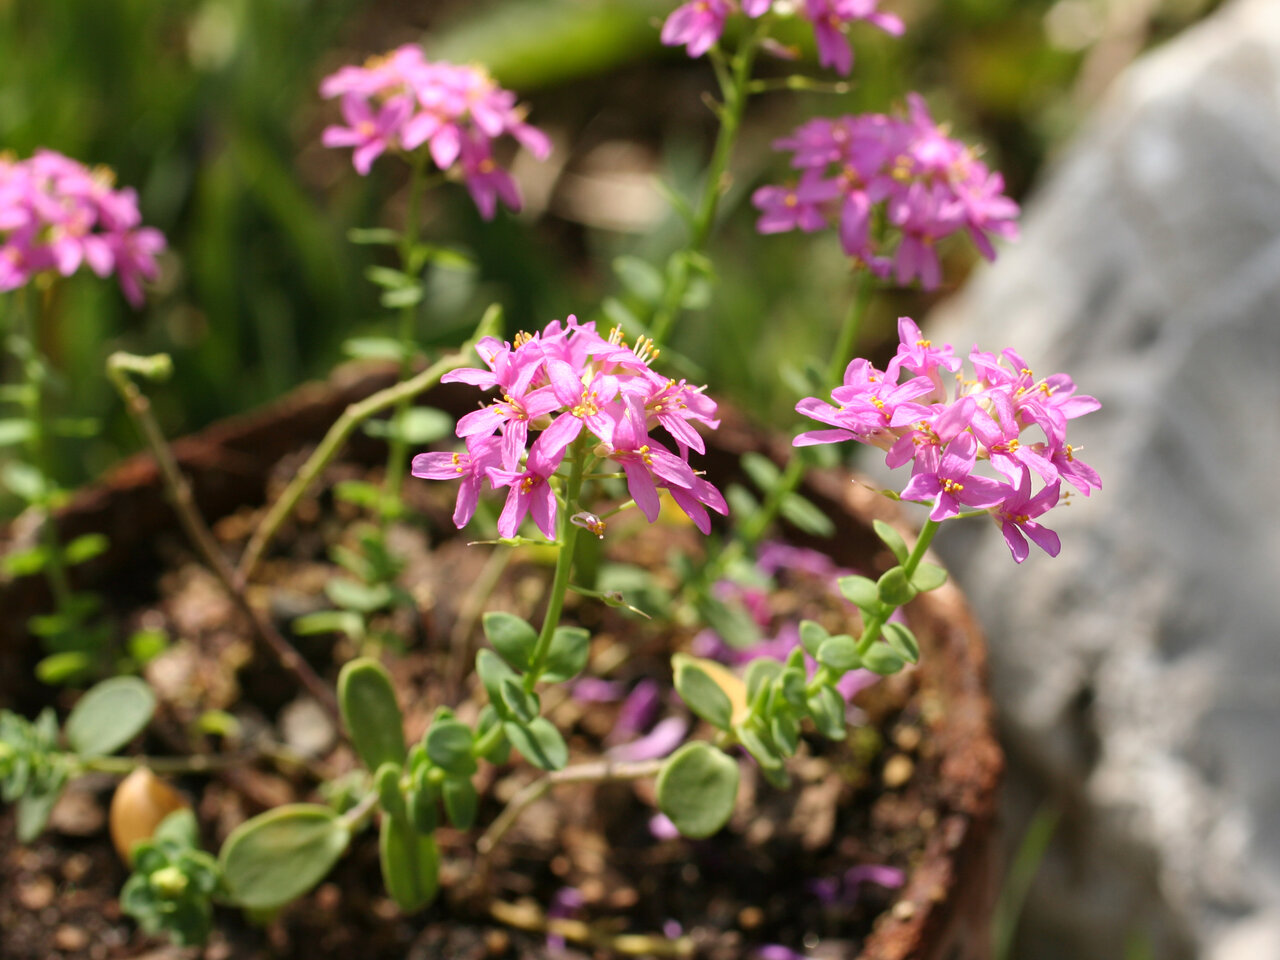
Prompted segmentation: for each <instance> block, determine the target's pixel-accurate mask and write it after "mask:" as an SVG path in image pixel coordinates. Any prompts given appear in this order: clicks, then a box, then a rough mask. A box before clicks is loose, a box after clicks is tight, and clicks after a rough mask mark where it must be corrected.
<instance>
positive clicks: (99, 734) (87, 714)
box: [66, 677, 156, 757]
mask: <svg viewBox="0 0 1280 960" xmlns="http://www.w3.org/2000/svg"><path fill="white" fill-rule="evenodd" d="M155 709H156V695H155V694H154V693H152V692H151V688H150V687H149V686H147V684H146V682H145V681H143V680H139V679H138V678H137V677H112V678H111V679H110V680H104V681H102V683H100V684H98V685H97V686H96V687H93V688H92V689H91V690H89V692H88V693H86V694H85V695H84V696H83V697H81V698H80V700H79V702H77V703H76V705H75V709H73V710H72V711H71V716H69V717H67V726H66V734H67V743H69V744H70V745H71V748H72V749H73V750H75V752H76V753H78V754H80V755H81V756H82V757H102V756H106V755H107V754H109V753H114V752H115V751H117V750H119V749H120V748H121V747H123V746H124V745H125V744H126V743H128V742H129V741H130V740H132V739H133V738H134V737H135V736H137V735H138V733H140V732H141V731H142V728H143V727H145V726H146V725H147V723H148V722H149V721H150V720H151V715H152V714H153V713H155Z"/></svg>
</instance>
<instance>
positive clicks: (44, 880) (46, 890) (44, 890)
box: [18, 877, 57, 911]
mask: <svg viewBox="0 0 1280 960" xmlns="http://www.w3.org/2000/svg"><path fill="white" fill-rule="evenodd" d="M56 892H57V888H56V887H55V886H54V885H53V881H52V880H50V879H49V878H48V877H36V879H34V880H32V881H31V882H29V883H24V884H22V885H21V886H19V887H18V902H19V903H21V904H22V905H23V906H24V907H26V908H27V909H28V910H33V911H34V910H43V909H44V908H45V907H47V906H49V904H51V903H53V895H54V893H56Z"/></svg>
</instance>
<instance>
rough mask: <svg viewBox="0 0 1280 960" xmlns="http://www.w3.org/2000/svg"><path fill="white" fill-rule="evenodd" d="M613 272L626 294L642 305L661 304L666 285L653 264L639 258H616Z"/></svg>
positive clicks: (652, 305)
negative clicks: (642, 303) (639, 301)
mask: <svg viewBox="0 0 1280 960" xmlns="http://www.w3.org/2000/svg"><path fill="white" fill-rule="evenodd" d="M613 272H614V273H616V274H617V275H618V279H619V280H620V281H621V282H622V285H623V286H624V287H625V288H626V289H627V292H629V293H631V294H633V295H634V296H635V297H637V298H638V299H640V300H641V301H643V302H644V303H646V304H648V305H649V306H651V307H656V306H658V304H660V303H661V302H662V296H663V294H664V293H665V292H666V283H665V282H664V281H663V279H662V274H661V273H659V272H658V269H657V268H656V267H655V266H654V265H653V264H651V263H648V262H647V261H644V260H641V259H640V258H639V257H630V256H626V257H618V258H616V259H615V260H614V261H613Z"/></svg>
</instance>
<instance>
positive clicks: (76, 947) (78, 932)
mask: <svg viewBox="0 0 1280 960" xmlns="http://www.w3.org/2000/svg"><path fill="white" fill-rule="evenodd" d="M53 945H54V946H55V947H57V948H58V949H59V950H62V951H64V952H66V953H79V952H80V951H82V950H83V949H84V948H85V947H87V946H89V934H87V933H85V932H84V930H82V929H80V928H79V927H73V926H71V925H69V924H65V923H64V924H63V925H62V926H60V927H59V928H58V929H57V930H55V931H54V933H53Z"/></svg>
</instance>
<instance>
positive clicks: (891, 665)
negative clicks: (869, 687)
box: [862, 643, 905, 677]
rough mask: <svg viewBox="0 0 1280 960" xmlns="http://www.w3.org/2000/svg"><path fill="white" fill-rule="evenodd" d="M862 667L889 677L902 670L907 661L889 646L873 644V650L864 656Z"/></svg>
mask: <svg viewBox="0 0 1280 960" xmlns="http://www.w3.org/2000/svg"><path fill="white" fill-rule="evenodd" d="M862 665H863V666H864V667H866V668H867V669H868V670H870V671H871V672H872V673H878V674H880V675H881V676H882V677H887V676H889V675H890V674H894V673H897V672H898V671H899V670H901V669H902V668H903V666H905V661H904V660H903V659H902V657H901V656H899V655H898V653H897V651H895V650H894V649H893V648H892V647H890V646H888V645H887V644H883V643H873V644H872V645H871V648H870V649H869V650H868V651H867V652H866V653H864V654H863V655H862Z"/></svg>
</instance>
